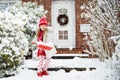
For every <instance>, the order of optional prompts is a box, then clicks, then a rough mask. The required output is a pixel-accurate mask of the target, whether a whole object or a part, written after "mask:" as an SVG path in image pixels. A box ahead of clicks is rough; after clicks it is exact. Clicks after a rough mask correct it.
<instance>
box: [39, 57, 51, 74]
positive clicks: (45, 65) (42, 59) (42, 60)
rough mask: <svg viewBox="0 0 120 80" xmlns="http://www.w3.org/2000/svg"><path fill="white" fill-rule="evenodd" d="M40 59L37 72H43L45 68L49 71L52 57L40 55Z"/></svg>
mask: <svg viewBox="0 0 120 80" xmlns="http://www.w3.org/2000/svg"><path fill="white" fill-rule="evenodd" d="M39 59H40V60H39V63H38V69H37V72H42V71H43V70H44V71H47V69H48V67H49V64H50V58H49V59H48V58H47V57H46V56H39Z"/></svg>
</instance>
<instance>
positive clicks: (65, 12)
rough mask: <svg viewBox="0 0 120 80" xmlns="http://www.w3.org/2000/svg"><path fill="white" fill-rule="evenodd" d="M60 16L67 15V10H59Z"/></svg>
mask: <svg viewBox="0 0 120 80" xmlns="http://www.w3.org/2000/svg"><path fill="white" fill-rule="evenodd" d="M58 13H59V14H67V9H58Z"/></svg>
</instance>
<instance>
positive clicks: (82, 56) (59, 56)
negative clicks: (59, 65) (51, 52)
mask: <svg viewBox="0 0 120 80" xmlns="http://www.w3.org/2000/svg"><path fill="white" fill-rule="evenodd" d="M74 57H79V58H89V54H56V55H55V56H53V57H52V59H73V58H74Z"/></svg>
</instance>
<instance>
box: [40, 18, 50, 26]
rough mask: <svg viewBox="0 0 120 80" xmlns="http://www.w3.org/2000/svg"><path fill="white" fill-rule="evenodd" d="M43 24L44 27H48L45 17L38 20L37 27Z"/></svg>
mask: <svg viewBox="0 0 120 80" xmlns="http://www.w3.org/2000/svg"><path fill="white" fill-rule="evenodd" d="M43 24H44V25H48V22H47V19H46V18H45V17H42V18H40V20H39V27H40V26H41V25H43Z"/></svg>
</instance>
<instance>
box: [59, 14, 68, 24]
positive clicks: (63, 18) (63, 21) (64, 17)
mask: <svg viewBox="0 0 120 80" xmlns="http://www.w3.org/2000/svg"><path fill="white" fill-rule="evenodd" d="M57 21H58V23H59V24H60V25H67V24H68V16H67V15H66V14H61V15H59V16H58V18H57Z"/></svg>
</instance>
